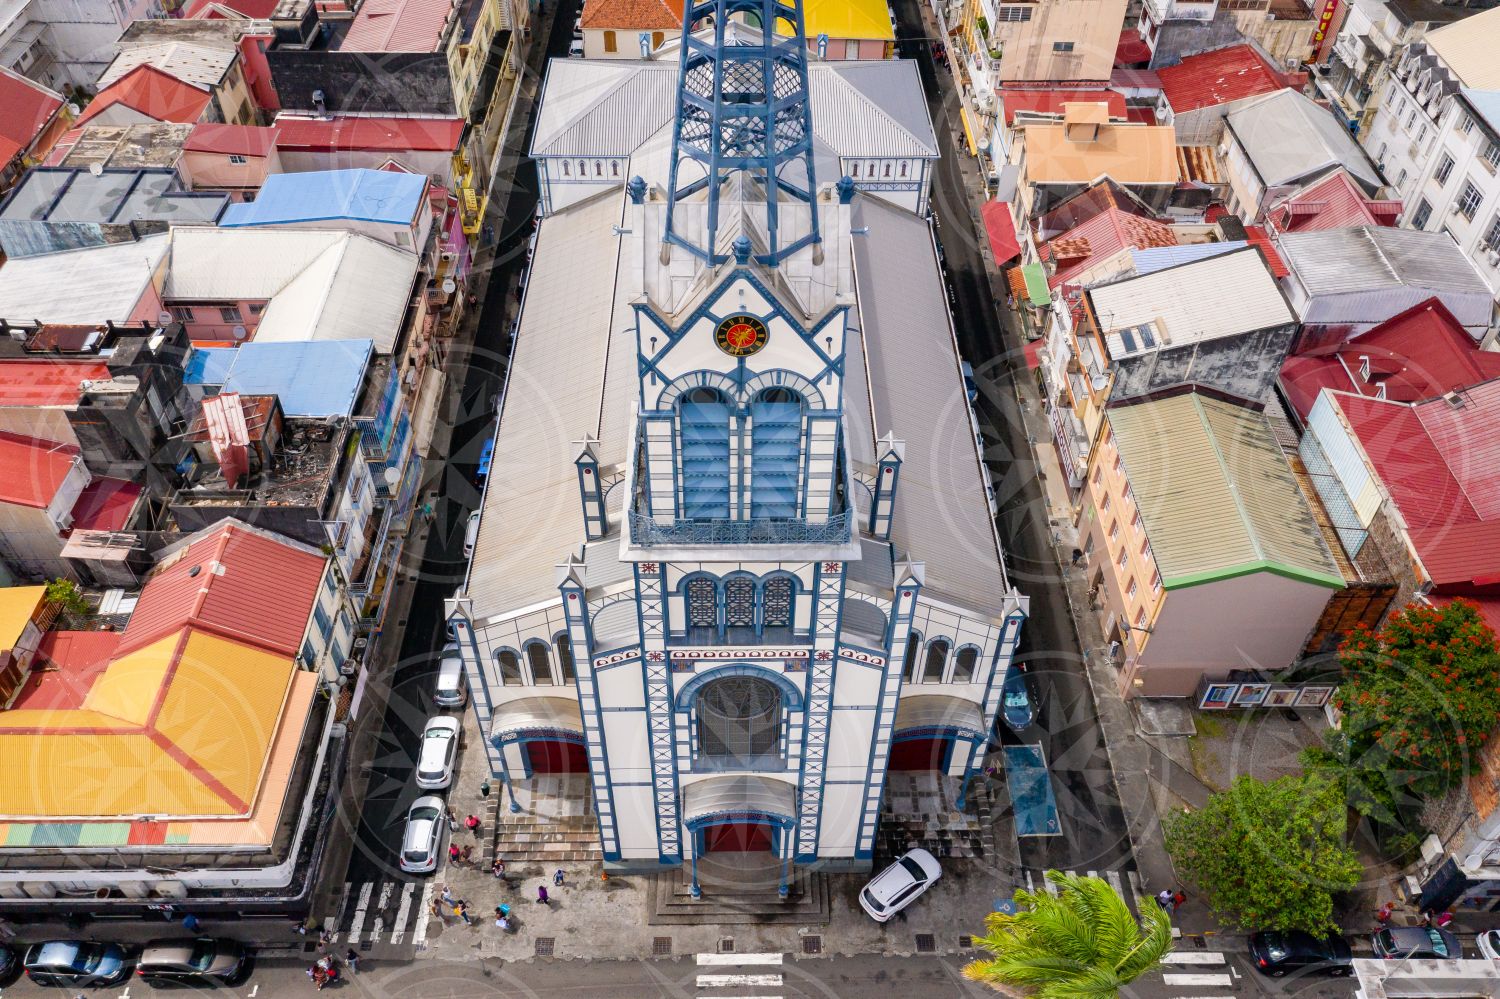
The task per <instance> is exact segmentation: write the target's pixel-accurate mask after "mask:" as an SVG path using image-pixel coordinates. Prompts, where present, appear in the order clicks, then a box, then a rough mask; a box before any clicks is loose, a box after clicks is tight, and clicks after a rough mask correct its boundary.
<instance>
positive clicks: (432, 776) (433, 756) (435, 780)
mask: <svg viewBox="0 0 1500 999" xmlns="http://www.w3.org/2000/svg"><path fill="white" fill-rule="evenodd" d="M458 734H459V725H458V719H457V718H452V717H449V716H446V715H437V716H435V717H432V718H429V719H427V724H426V725H424V726H422V748H421V749H420V750H418V752H417V787H420V788H422V789H423V790H424V791H436V790H440V789H441V788H445V787H447V786H448V785H449V784H451V783H453V761H454V760H455V759H456V758H457V757H458Z"/></svg>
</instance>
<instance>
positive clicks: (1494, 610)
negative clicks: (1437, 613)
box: [1427, 594, 1500, 634]
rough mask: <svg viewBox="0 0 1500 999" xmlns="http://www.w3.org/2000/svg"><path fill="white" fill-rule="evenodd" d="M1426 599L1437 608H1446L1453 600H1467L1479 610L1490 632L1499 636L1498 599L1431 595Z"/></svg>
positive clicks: (1499, 601)
mask: <svg viewBox="0 0 1500 999" xmlns="http://www.w3.org/2000/svg"><path fill="white" fill-rule="evenodd" d="M1427 599H1428V600H1430V601H1432V603H1433V604H1434V605H1435V606H1437V607H1446V606H1448V605H1449V604H1451V603H1453V602H1454V601H1455V600H1467V601H1468V602H1469V603H1471V604H1473V605H1474V606H1475V607H1477V608H1479V616H1480V617H1482V618H1484V623H1485V624H1487V625H1489V626H1490V630H1491V631H1494V632H1495V633H1496V634H1500V597H1490V596H1484V597H1444V596H1439V595H1437V594H1432V595H1431V596H1429V597H1428V598H1427Z"/></svg>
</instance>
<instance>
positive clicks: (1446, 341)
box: [1281, 298, 1500, 420]
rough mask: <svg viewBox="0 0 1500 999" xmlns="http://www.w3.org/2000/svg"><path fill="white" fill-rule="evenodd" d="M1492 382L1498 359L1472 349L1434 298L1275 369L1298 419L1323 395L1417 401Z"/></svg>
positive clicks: (1464, 332)
mask: <svg viewBox="0 0 1500 999" xmlns="http://www.w3.org/2000/svg"><path fill="white" fill-rule="evenodd" d="M1366 370H1368V372H1369V374H1368V377H1367V376H1366V375H1365V373H1364V372H1365V371H1366ZM1494 378H1500V353H1495V352H1493V351H1488V350H1480V349H1479V347H1478V346H1476V345H1475V343H1474V340H1473V338H1472V337H1471V336H1470V335H1469V333H1468V331H1467V330H1465V329H1464V327H1463V325H1462V324H1461V323H1460V322H1459V321H1458V320H1457V319H1455V318H1454V317H1453V313H1451V312H1449V311H1448V310H1447V309H1446V308H1445V307H1444V306H1443V303H1442V302H1440V301H1438V300H1437V299H1436V298H1431V299H1428V300H1427V301H1425V302H1423V303H1422V304H1421V305H1418V306H1415V307H1413V308H1410V309H1407V310H1406V311H1405V312H1403V313H1401V314H1399V315H1397V316H1393V317H1392V318H1390V319H1387V320H1386V321H1385V322H1383V323H1381V324H1380V325H1379V326H1376V327H1374V328H1373V329H1370V330H1367V331H1366V332H1364V333H1361V334H1360V335H1359V336H1357V337H1355V338H1353V339H1352V340H1347V341H1340V342H1339V343H1335V344H1330V345H1327V346H1322V347H1317V348H1314V349H1313V350H1309V351H1307V352H1305V353H1301V354H1297V355H1294V356H1292V357H1288V358H1287V359H1286V361H1285V362H1284V363H1283V364H1282V366H1281V387H1282V391H1283V392H1284V393H1285V394H1286V397H1287V400H1288V401H1289V402H1290V403H1291V405H1292V408H1293V409H1294V410H1296V411H1297V413H1298V415H1300V416H1301V417H1302V418H1303V419H1304V420H1305V419H1306V418H1307V415H1308V414H1309V413H1310V412H1312V407H1313V403H1314V402H1316V401H1317V399H1318V394H1319V393H1320V392H1321V391H1322V390H1323V389H1325V388H1328V389H1334V390H1335V391H1339V392H1348V393H1351V394H1354V395H1364V396H1371V397H1374V396H1376V395H1377V393H1384V395H1383V398H1386V399H1390V400H1392V401H1393V402H1418V401H1420V400H1422V399H1433V398H1436V397H1437V396H1440V395H1443V394H1444V393H1446V392H1453V391H1456V390H1458V389H1461V388H1464V387H1466V386H1469V385H1475V384H1477V383H1479V382H1484V381H1489V380H1491V379H1494Z"/></svg>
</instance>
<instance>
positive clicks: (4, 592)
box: [0, 586, 47, 652]
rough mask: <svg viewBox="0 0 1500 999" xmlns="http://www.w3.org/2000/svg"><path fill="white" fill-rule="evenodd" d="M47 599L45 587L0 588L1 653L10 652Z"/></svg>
mask: <svg viewBox="0 0 1500 999" xmlns="http://www.w3.org/2000/svg"><path fill="white" fill-rule="evenodd" d="M46 597H47V587H45V586H4V587H0V651H4V652H9V651H10V650H11V649H13V648H15V647H16V643H17V642H18V641H20V639H21V632H23V631H25V630H26V626H27V625H28V624H30V623H31V619H32V618H34V617H36V610H37V608H38V607H39V606H41V603H42V601H43V600H45V599H46Z"/></svg>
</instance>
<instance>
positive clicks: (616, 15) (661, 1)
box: [583, 0, 682, 31]
mask: <svg viewBox="0 0 1500 999" xmlns="http://www.w3.org/2000/svg"><path fill="white" fill-rule="evenodd" d="M583 26H584V27H585V28H622V29H632V28H633V29H639V30H643V31H669V30H672V29H676V30H678V31H681V30H682V8H681V7H676V8H674V7H673V6H672V5H671V4H670V3H667V2H666V0H586V2H585V3H584V5H583Z"/></svg>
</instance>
